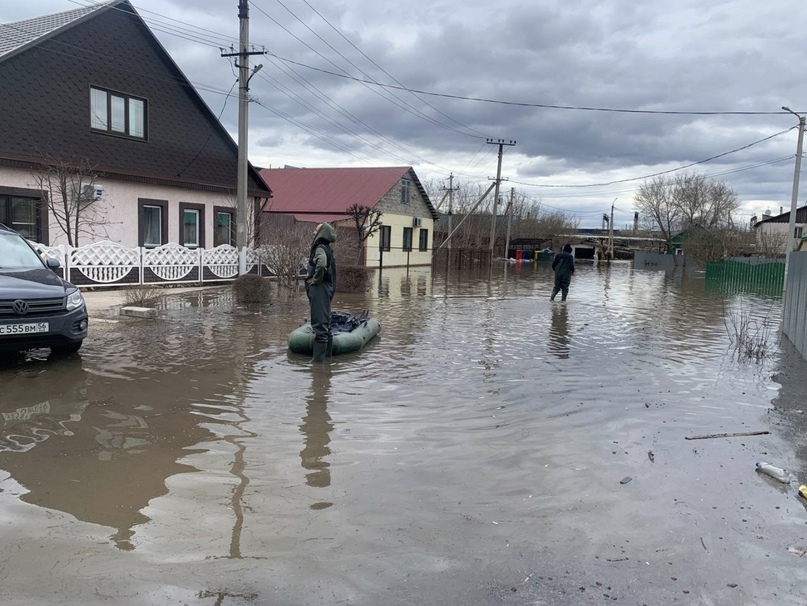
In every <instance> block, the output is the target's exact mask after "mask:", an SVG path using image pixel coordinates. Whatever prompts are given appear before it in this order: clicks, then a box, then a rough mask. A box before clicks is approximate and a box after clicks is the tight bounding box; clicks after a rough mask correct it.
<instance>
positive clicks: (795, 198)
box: [780, 105, 805, 304]
mask: <svg viewBox="0 0 807 606" xmlns="http://www.w3.org/2000/svg"><path fill="white" fill-rule="evenodd" d="M782 109H783V110H785V111H786V112H790V113H791V114H793V115H794V116H796V117H797V118H798V119H799V142H798V143H797V144H796V168H795V172H794V173H793V195H792V196H791V198H790V221H788V224H787V229H788V236H787V250H786V252H785V281H784V284H783V285H782V303H783V304H786V303H785V295H787V271H788V269H790V253H791V252H793V249H794V248H795V247H796V213H797V211H798V204H799V175H800V174H801V152H802V147H803V143H804V122H805V117H804V116H800V115H799V114H797V113H796V112H794V111H793V110H792V109H790V108H789V107H785V106H784V105H783V106H782ZM780 214H781V213H780Z"/></svg>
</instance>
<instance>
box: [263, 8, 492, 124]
mask: <svg viewBox="0 0 807 606" xmlns="http://www.w3.org/2000/svg"><path fill="white" fill-rule="evenodd" d="M278 2H279V0H278ZM250 4H252V6H254V7H255V8H256V9H258V11H259V12H260V13H262V14H263V15H264V16H266V17H267V18H268V19H269V20H271V21H272V22H273V23H274V24H275V25H277V26H278V27H280V28H281V29H282V30H283V31H285V32H286V33H287V34H289V35H290V36H291V37H293V38H294V39H295V40H297V41H298V42H300V43H301V44H302V45H303V46H305V47H306V48H308V49H309V50H310V51H312V52H314V53H316V54H317V55H318V56H319V57H321V58H322V59H324V60H325V61H327V62H328V63H330V64H331V65H333V66H334V67H335V68H336V69H342V68H341V67H339V66H338V65H337V64H336V63H334V62H333V61H331V60H330V59H328V58H327V57H326V56H325V55H323V54H322V53H320V52H319V51H318V50H316V49H315V48H314V47H312V46H311V45H310V44H308V43H307V42H305V41H304V40H302V39H301V38H300V37H299V36H297V35H296V34H294V33H293V32H292V31H290V30H289V29H288V28H287V27H285V26H284V25H282V24H281V23H280V22H279V21H277V20H276V19H275V18H274V17H272V16H271V15H270V14H269V13H267V12H266V11H265V10H263V9H262V8H261V7H260V6H258V5H257V4H255V2H254V1H252V0H250ZM280 4H281V6H283V7H284V8H286V6H285V5H284V4H282V2H280ZM287 10H288V9H287ZM289 12H291V11H289ZM291 14H292V15H293V16H294V17H295V18H297V19H298V20H299V21H300V22H302V20H301V19H299V18H298V17H297V16H296V15H294V13H291ZM303 25H304V26H305V27H307V28H308V29H309V30H310V31H312V32H313V30H311V28H310V27H309V26H308V25H307V24H305V23H303ZM314 35H317V34H316V32H314ZM318 37H319V36H318ZM320 40H322V38H321V37H320ZM323 42H324V40H323ZM325 44H327V45H328V46H329V47H330V48H331V50H333V51H334V52H336V53H337V54H338V55H339V56H340V57H342V58H343V59H345V60H346V61H347V62H348V63H350V64H351V65H353V67H356V69H358V70H359V71H360V72H361V73H364V72H363V71H362V70H361V69H360V68H358V67H357V66H356V65H355V64H354V63H352V62H351V61H350V60H349V59H347V58H346V57H345V56H344V55H342V54H341V53H340V52H339V51H337V50H336V49H335V48H334V47H333V46H331V45H330V44H328V43H327V42H325ZM342 71H343V72H344V73H345V74H347V72H346V71H345V70H342ZM365 76H366V74H365ZM355 80H356V81H357V82H359V83H361V84H362V85H363V86H364V87H365V88H367V89H368V90H370V91H371V92H373V93H374V94H376V95H378V96H379V97H381V98H382V99H384V100H385V101H388V102H390V103H392V104H393V105H395V106H397V107H398V108H400V109H402V110H404V111H405V112H407V113H410V114H412V115H414V116H415V117H417V118H420V119H422V120H426V121H427V122H429V123H431V124H433V125H434V126H438V127H440V128H445V129H447V130H450V131H452V132H455V133H458V134H460V135H463V136H466V137H473V138H474V139H479V138H480V136H478V135H470V134H468V133H464V132H462V131H459V130H457V129H456V128H453V127H451V126H447V125H445V124H443V123H442V122H440V121H438V120H435V119H433V118H431V117H429V116H427V115H426V114H424V113H423V112H421V111H420V110H418V109H417V108H414V107H413V106H412V105H411V104H409V103H407V102H405V101H403V100H401V99H399V98H398V97H385V96H384V95H382V94H380V93H379V91H377V90H375V89H373V88H371V87H370V86H368V85H367V84H364V82H362V80H361V79H355Z"/></svg>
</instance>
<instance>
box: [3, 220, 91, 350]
mask: <svg viewBox="0 0 807 606" xmlns="http://www.w3.org/2000/svg"><path fill="white" fill-rule="evenodd" d="M58 268H59V262H58V261H57V260H56V259H48V262H47V263H45V262H44V261H43V260H42V257H40V256H39V255H38V254H37V252H36V251H35V250H34V249H33V248H32V247H31V245H30V244H29V243H28V241H27V240H26V239H25V238H23V237H22V236H21V235H20V234H18V233H17V232H16V231H14V230H12V229H9V228H8V227H6V226H5V225H3V224H0V352H8V351H22V350H24V349H32V348H34V347H50V349H51V351H52V352H53V353H73V352H76V351H78V350H79V348H80V347H81V343H82V341H83V340H84V338H85V337H86V336H87V308H86V307H85V305H84V299H83V298H82V296H81V293H80V292H79V291H78V289H77V288H76V287H75V286H73V285H72V284H70V283H69V282H65V281H64V280H62V279H61V278H60V277H59V276H57V275H56V274H55V273H54V271H53V270H55V269H58Z"/></svg>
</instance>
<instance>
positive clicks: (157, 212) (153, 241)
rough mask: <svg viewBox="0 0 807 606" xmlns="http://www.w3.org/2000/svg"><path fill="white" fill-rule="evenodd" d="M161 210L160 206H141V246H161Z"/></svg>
mask: <svg viewBox="0 0 807 606" xmlns="http://www.w3.org/2000/svg"><path fill="white" fill-rule="evenodd" d="M162 233H163V209H162V207H160V206H150V205H148V204H147V205H145V206H143V246H149V247H152V246H162V245H163V237H162Z"/></svg>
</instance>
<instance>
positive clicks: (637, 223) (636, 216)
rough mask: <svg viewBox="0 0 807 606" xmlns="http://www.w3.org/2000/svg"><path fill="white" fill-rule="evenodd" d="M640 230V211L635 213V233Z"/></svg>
mask: <svg viewBox="0 0 807 606" xmlns="http://www.w3.org/2000/svg"><path fill="white" fill-rule="evenodd" d="M637 231H639V211H638V210H637V211H636V212H634V213H633V233H636V232H637Z"/></svg>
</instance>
